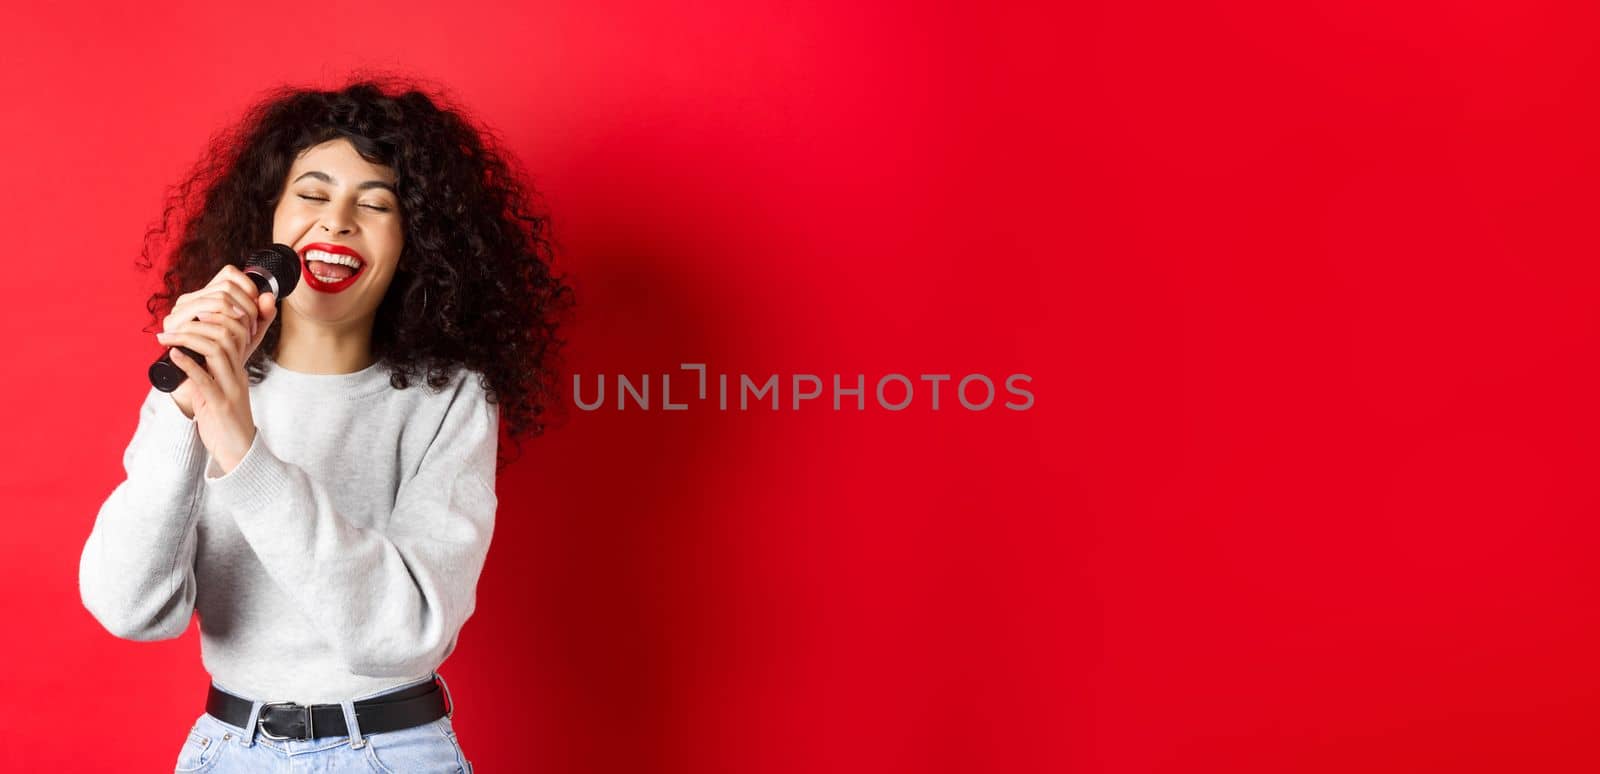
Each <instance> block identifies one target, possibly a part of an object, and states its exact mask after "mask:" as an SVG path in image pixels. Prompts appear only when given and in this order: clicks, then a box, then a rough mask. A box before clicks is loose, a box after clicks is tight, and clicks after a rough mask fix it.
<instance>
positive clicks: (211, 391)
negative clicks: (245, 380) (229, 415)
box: [172, 349, 217, 410]
mask: <svg viewBox="0 0 1600 774" xmlns="http://www.w3.org/2000/svg"><path fill="white" fill-rule="evenodd" d="M172 363H173V365H176V366H177V367H179V368H181V369H183V373H184V375H185V376H188V377H189V383H191V384H193V385H194V389H195V392H196V397H197V398H198V400H197V401H196V405H195V409H197V410H198V409H200V408H203V407H204V406H205V404H208V403H212V402H214V401H215V400H216V399H217V383H216V380H215V379H213V378H212V376H211V374H209V373H207V372H206V369H204V368H202V367H201V366H200V364H199V363H196V362H195V361H194V359H193V358H191V357H189V356H188V355H185V354H183V350H181V349H174V350H172Z"/></svg>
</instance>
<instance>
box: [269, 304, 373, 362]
mask: <svg viewBox="0 0 1600 774" xmlns="http://www.w3.org/2000/svg"><path fill="white" fill-rule="evenodd" d="M279 312H280V313H281V315H282V321H281V323H280V326H281V327H280V328H279V330H278V345H277V351H276V352H275V353H274V354H273V355H272V359H273V360H275V361H277V363H278V365H280V366H282V367H284V368H287V369H289V370H290V371H299V372H300V373H305V374H350V373H355V372H356V371H360V370H361V369H363V368H366V367H367V366H370V365H372V363H373V360H374V358H373V357H372V323H373V321H372V318H370V317H369V318H367V319H364V320H355V321H350V322H325V321H322V320H311V319H307V318H304V317H300V316H298V315H296V314H295V313H294V312H293V311H291V308H290V307H289V305H288V304H285V305H284V306H283V307H282V308H280V309H279Z"/></svg>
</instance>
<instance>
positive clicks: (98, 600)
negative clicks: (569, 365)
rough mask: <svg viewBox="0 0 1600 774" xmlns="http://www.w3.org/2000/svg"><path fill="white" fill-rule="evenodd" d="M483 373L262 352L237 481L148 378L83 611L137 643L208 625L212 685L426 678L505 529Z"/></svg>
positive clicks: (252, 690)
mask: <svg viewBox="0 0 1600 774" xmlns="http://www.w3.org/2000/svg"><path fill="white" fill-rule="evenodd" d="M479 378H480V377H479V375H478V374H477V372H474V371H470V370H467V369H461V370H460V371H459V372H458V373H457V374H456V376H455V378H454V379H453V380H452V381H451V383H450V384H449V385H447V386H446V387H445V388H444V389H443V390H441V391H440V392H437V393H434V392H432V391H431V390H430V389H429V388H428V387H427V385H426V384H419V383H417V380H413V382H412V385H411V386H410V387H408V388H407V389H404V390H396V389H394V388H393V387H391V386H390V384H389V372H388V369H387V366H386V364H384V363H383V362H382V361H381V360H380V361H379V362H378V363H375V364H374V365H373V366H371V367H370V368H367V369H365V370H363V371H359V372H356V373H351V374H305V373H299V372H295V371H288V370H285V369H283V368H282V367H280V366H278V365H277V364H276V363H274V362H273V361H272V360H271V359H270V358H269V359H268V360H267V376H266V378H265V379H263V380H262V381H261V383H260V384H256V385H251V387H250V404H251V412H252V413H253V415H254V419H255V422H256V428H257V430H256V437H255V441H254V442H253V443H252V445H251V447H250V450H249V452H248V453H246V454H245V456H244V457H243V459H241V460H240V462H239V464H238V465H237V466H235V467H234V469H233V470H232V471H230V472H228V474H227V475H222V472H221V470H220V469H219V468H218V467H217V466H216V464H215V463H214V462H212V461H211V459H210V455H209V453H208V452H207V451H206V448H205V445H204V444H203V443H202V442H201V440H200V433H199V429H198V425H197V424H196V423H195V421H194V420H191V419H189V418H188V417H185V416H184V414H183V411H182V410H181V409H179V408H178V406H177V404H176V403H175V402H174V401H173V399H172V396H171V395H168V394H167V393H163V392H160V391H158V390H156V389H155V388H153V387H152V388H151V389H150V392H149V393H148V394H147V395H146V396H145V398H144V403H143V406H142V407H141V409H140V412H139V423H138V426H137V428H136V429H135V431H134V434H133V439H132V440H131V441H130V442H129V444H128V447H127V451H126V452H124V454H123V458H122V464H123V468H124V470H125V471H126V474H127V475H126V478H125V479H124V480H123V481H122V483H120V484H118V485H117V487H116V488H115V489H114V490H113V491H112V492H111V494H110V496H109V497H108V498H107V499H106V500H105V502H104V504H102V505H101V507H100V511H99V514H98V515H97V516H96V517H95V523H94V528H93V529H92V530H91V532H90V534H89V538H88V541H87V542H86V543H85V544H84V546H83V554H82V557H81V559H80V561H79V565H78V584H79V592H80V594H81V597H82V599H83V604H84V607H86V608H87V609H88V610H89V612H90V613H91V614H92V615H93V616H94V617H95V619H96V620H98V621H99V622H100V624H101V625H102V626H104V627H105V628H106V629H107V630H108V631H110V632H111V633H112V634H114V635H116V636H118V637H122V638H125V639H130V640H164V639H171V638H174V637H178V636H179V635H181V634H183V632H184V630H185V629H187V628H188V626H189V618H190V615H191V613H198V614H199V617H200V654H201V660H202V662H203V663H204V665H205V668H206V671H207V672H209V673H210V674H211V677H212V680H213V682H215V683H216V684H217V685H218V686H219V687H221V688H223V689H225V690H228V691H231V692H233V693H236V694H239V695H241V696H244V697H246V698H250V699H260V700H263V701H293V702H298V703H302V704H314V703H332V702H338V701H343V700H346V699H356V698H360V697H364V696H367V695H370V694H375V693H378V692H380V691H383V690H387V689H389V688H392V687H396V686H401V685H405V684H408V683H413V682H416V681H418V680H420V679H422V678H425V677H428V676H430V675H431V674H432V673H433V671H434V670H435V669H436V668H437V667H438V666H439V664H440V663H441V662H443V661H444V659H445V658H446V657H447V656H449V655H450V653H451V652H452V651H453V650H455V645H456V638H457V635H458V634H459V632H460V630H461V626H462V624H463V623H465V622H466V620H467V618H468V617H469V616H471V615H472V612H473V609H474V607H475V606H476V589H477V583H478V576H479V575H480V573H481V572H482V570H483V565H484V559H485V558H486V556H487V554H488V550H489V540H490V536H491V534H492V533H493V531H494V519H495V508H496V506H497V504H498V500H497V498H496V496H495V488H494V484H495V453H496V447H497V444H498V442H499V408H498V406H497V405H494V404H490V403H489V402H488V401H487V399H486V394H485V392H484V389H483V387H482V386H481V385H480V384H479Z"/></svg>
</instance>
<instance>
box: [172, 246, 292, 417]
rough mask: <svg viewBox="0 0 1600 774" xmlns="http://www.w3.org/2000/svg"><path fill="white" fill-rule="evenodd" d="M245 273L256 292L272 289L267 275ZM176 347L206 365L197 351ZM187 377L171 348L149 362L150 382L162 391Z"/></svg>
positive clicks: (248, 271)
mask: <svg viewBox="0 0 1600 774" xmlns="http://www.w3.org/2000/svg"><path fill="white" fill-rule="evenodd" d="M245 274H246V275H248V276H249V277H250V280H251V281H252V282H254V283H256V292H257V293H265V292H267V291H269V290H271V289H272V285H271V280H270V279H269V278H268V277H265V276H263V275H262V274H260V273H257V272H254V271H251V270H250V269H248V268H247V269H245ZM273 301H274V302H276V303H278V304H280V305H281V304H282V300H281V299H279V298H277V297H274V298H273ZM194 319H196V320H198V319H200V318H198V317H196V318H194ZM178 349H181V350H183V354H185V355H188V356H189V357H190V358H192V359H193V360H194V362H196V363H198V364H199V365H200V367H201V368H205V367H206V359H205V356H203V355H201V354H200V353H199V352H196V351H194V350H192V349H189V348H188V347H183V346H180V347H178ZM188 378H189V375H188V374H186V373H184V372H183V369H182V368H179V367H178V364H177V363H174V362H172V350H171V349H168V350H167V351H165V352H162V353H161V357H160V358H158V359H157V360H156V362H154V363H151V364H150V384H151V386H153V387H155V388H156V389H158V390H160V391H162V392H172V391H173V390H176V389H178V388H179V387H181V386H183V382H184V380H185V379H188Z"/></svg>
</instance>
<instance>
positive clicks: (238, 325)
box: [200, 312, 251, 363]
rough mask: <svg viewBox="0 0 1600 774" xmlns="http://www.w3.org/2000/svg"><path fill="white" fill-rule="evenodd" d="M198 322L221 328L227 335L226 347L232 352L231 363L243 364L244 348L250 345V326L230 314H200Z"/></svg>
mask: <svg viewBox="0 0 1600 774" xmlns="http://www.w3.org/2000/svg"><path fill="white" fill-rule="evenodd" d="M200 321H201V322H203V323H210V324H213V325H220V326H222V328H223V330H224V331H225V333H226V335H227V338H228V340H227V345H228V347H229V348H230V349H232V350H233V361H234V362H235V363H242V362H244V354H245V352H246V350H245V348H246V347H248V346H249V345H250V335H251V334H250V324H249V323H247V322H245V321H244V320H243V319H241V318H239V317H235V316H233V315H232V314H227V313H222V312H201V313H200Z"/></svg>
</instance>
